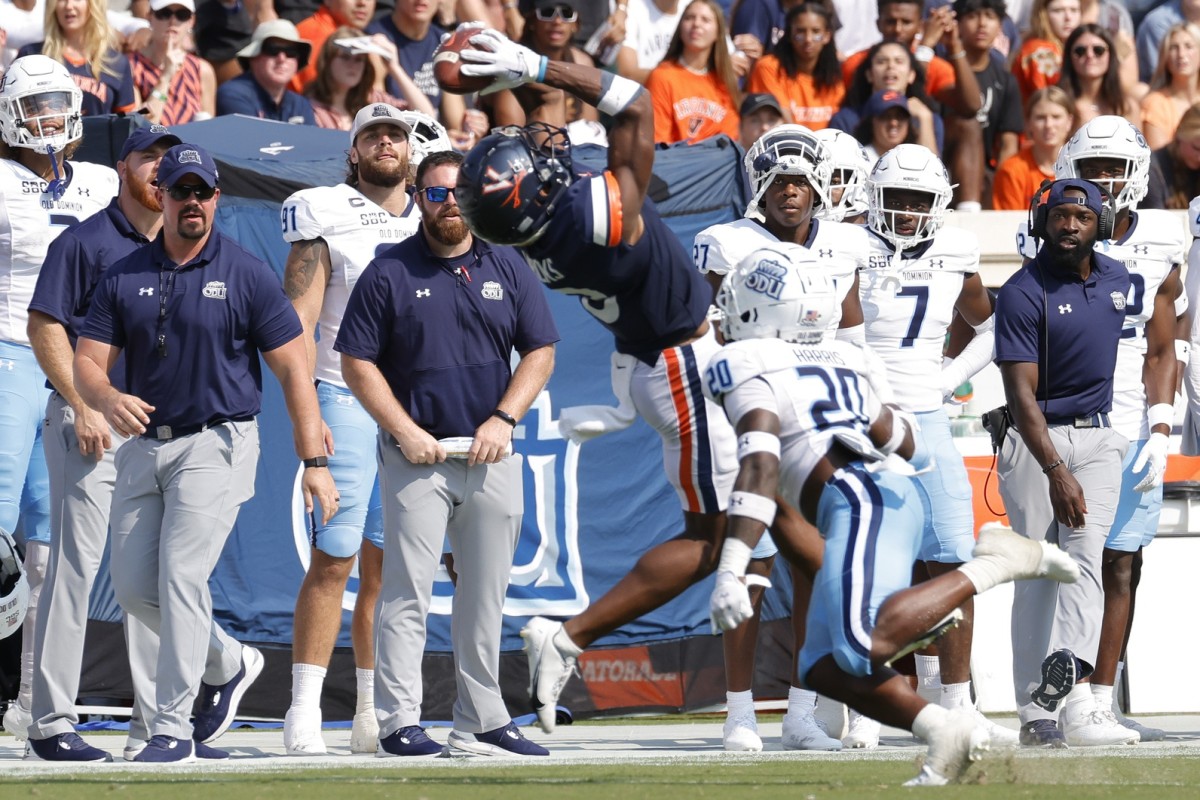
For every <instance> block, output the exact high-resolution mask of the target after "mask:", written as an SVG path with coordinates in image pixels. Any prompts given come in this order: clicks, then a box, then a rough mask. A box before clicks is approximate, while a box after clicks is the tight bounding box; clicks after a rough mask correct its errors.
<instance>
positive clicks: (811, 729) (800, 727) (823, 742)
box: [783, 711, 842, 750]
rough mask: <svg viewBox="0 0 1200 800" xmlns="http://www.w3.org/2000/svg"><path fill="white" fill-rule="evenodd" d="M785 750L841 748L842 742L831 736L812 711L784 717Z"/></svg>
mask: <svg viewBox="0 0 1200 800" xmlns="http://www.w3.org/2000/svg"><path fill="white" fill-rule="evenodd" d="M783 749H784V750H841V749H842V743H841V742H840V741H839V740H837V739H834V738H833V737H832V736H830V735H829V734H828V733H827V732H826V731H825V728H824V727H823V726H822V725H821V723H820V722H817V719H816V717H815V716H813V713H812V712H811V711H809V712H807V713H803V714H801V713H795V714H791V713H789V714H786V715H784V717H783Z"/></svg>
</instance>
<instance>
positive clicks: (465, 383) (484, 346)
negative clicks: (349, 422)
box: [334, 152, 558, 756]
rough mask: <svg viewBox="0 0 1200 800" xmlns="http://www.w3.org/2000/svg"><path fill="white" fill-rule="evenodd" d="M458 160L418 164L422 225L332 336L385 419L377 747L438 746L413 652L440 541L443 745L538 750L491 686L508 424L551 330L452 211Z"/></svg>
mask: <svg viewBox="0 0 1200 800" xmlns="http://www.w3.org/2000/svg"><path fill="white" fill-rule="evenodd" d="M462 160H463V159H462V156H460V155H459V154H457V153H454V152H444V153H433V154H431V155H428V156H426V157H425V158H424V159H423V160H422V161H421V166H420V167H419V168H418V170H417V177H416V198H417V207H418V208H419V209H420V212H421V226H420V228H418V230H417V233H416V234H415V235H414V236H412V237H411V238H409V239H407V240H405V241H404V242H401V243H400V244H398V245H395V246H394V247H392V248H391V249H389V250H388V251H387V252H386V253H384V255H383V256H382V257H380V258H378V259H376V260H375V261H373V262H372V263H371V265H370V266H369V267H367V270H366V272H364V273H363V275H362V277H361V278H359V280H358V283H357V284H356V285H355V287H354V292H353V293H352V294H351V296H350V302H349V303H348V304H347V306H346V313H345V315H344V316H343V317H342V323H341V328H340V329H339V330H338V334H337V342H336V343H335V344H334V349H335V350H337V351H338V352H339V353H341V354H342V375H343V377H344V378H345V380H346V384H347V385H348V386H349V387H350V390H351V391H352V392H353V393H354V396H355V397H357V398H358V400H359V402H361V403H362V405H363V407H364V408H365V409H366V410H367V411H368V412H369V413H370V415H371V416H372V417H373V418H374V419H375V421H376V422H377V423H378V424H379V441H378V453H379V462H380V465H379V488H380V495H381V497H382V500H383V527H384V559H383V584H382V589H381V590H380V599H379V614H378V625H377V631H376V650H377V654H376V667H375V669H376V675H377V677H378V681H377V682H376V684H375V708H376V710H377V716H378V719H379V734H380V738H379V750H378V753H377V755H380V756H434V755H438V754H439V753H441V752H442V746H441V745H440V744H438V743H437V742H434V741H433V740H432V739H430V738H429V736H428V735H427V734H426V733H425V731H424V730H423V729H422V728H421V726H420V720H421V699H422V686H421V657H422V654H423V652H424V649H425V647H424V645H425V630H426V628H425V620H426V615H427V613H428V611H429V604H430V601H431V600H432V597H433V580H434V575H435V573H436V572H437V568H438V562H439V559H440V556H441V553H442V543H443V541H444V539H445V538H446V537H447V536H448V537H449V540H450V546H451V549H452V550H453V552H454V566H455V570H456V571H457V574H458V580H457V583H456V585H455V592H454V601H453V608H452V615H453V619H454V624H453V626H452V628H451V639H452V644H453V648H454V659H455V665H456V673H455V675H456V682H457V687H458V699H457V700H456V702H455V704H454V730H453V731H452V732H451V733H450V736H449V747H450V749H451V750H456V751H460V752H463V753H474V754H479V755H500V756H504V755H519V756H538V755H547V751H546V749H545V748H543V747H541V746H540V745H537V744H534V743H533V742H530V741H529V740H527V739H525V738H524V737H523V736H522V735H521V733H520V731H519V730H518V729H517V727H516V725H514V724H513V722H512V718H511V716H510V715H509V713H508V710H507V709H506V707H505V704H504V698H503V697H501V695H500V680H499V677H500V638H501V630H502V628H503V619H504V618H503V609H504V598H505V594H506V591H507V588H508V579H509V573H510V571H511V569H512V557H513V553H514V552H515V550H516V546H517V537H518V535H519V533H520V528H521V515H522V512H523V509H522V498H523V496H524V494H523V491H522V486H521V484H522V459H521V456H519V455H514V454H513V453H512V436H513V429H514V428H515V427H516V425H517V421H518V420H519V419H520V418H521V417H522V416H523V415H524V414H525V412H526V411H528V409H529V406H530V404H531V403H532V402H533V400H534V398H536V397H537V395H538V393H539V392H541V390H542V388H543V387H544V386H545V385H546V381H547V380H548V379H549V377H550V372H551V370H552V369H553V367H554V343H555V342H557V341H558V331H557V329H556V328H555V325H554V319H553V317H552V316H551V314H550V308H549V304H548V303H547V302H546V298H545V296H544V295H543V294H542V290H541V287H540V286H539V285H538V282H537V278H536V277H535V276H534V274H533V273H532V272H531V271H530V269H529V267H528V266H527V265H526V263H525V261H524V260H523V259H522V258H521V256H520V255H519V254H518V253H517V251H516V250H514V249H513V248H511V247H502V246H494V245H490V244H488V243H487V242H485V241H483V240H482V239H478V238H475V237H474V236H473V235H472V234H471V232H470V231H469V230H468V228H467V226H466V223H465V222H464V221H463V219H462V217H461V216H460V214H459V208H458V202H457V199H456V197H455V188H454V187H455V184H456V181H457V180H458V172H459V167H460V165H461V164H462ZM513 350H516V351H517V353H518V354H519V355H520V362H519V363H518V364H517V367H516V370H515V371H514V370H513V368H512V366H511V354H512V351H513Z"/></svg>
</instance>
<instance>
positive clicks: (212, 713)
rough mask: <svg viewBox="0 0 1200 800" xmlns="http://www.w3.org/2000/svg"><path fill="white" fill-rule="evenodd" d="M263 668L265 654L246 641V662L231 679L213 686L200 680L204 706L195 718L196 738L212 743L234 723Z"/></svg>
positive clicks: (203, 742)
mask: <svg viewBox="0 0 1200 800" xmlns="http://www.w3.org/2000/svg"><path fill="white" fill-rule="evenodd" d="M262 668H263V655H262V653H261V652H259V651H258V650H256V649H254V648H253V647H250V646H248V645H242V666H241V668H240V669H239V670H238V673H237V675H234V676H233V678H232V679H230V681H229V682H228V683H225V684H222V685H220V686H213V685H212V684H208V683H201V684H200V710H199V711H198V712H196V717H195V718H194V719H193V720H192V738H193V739H195V740H196V741H197V742H200V743H201V744H208V743H209V742H211V741H213V740H214V739H216V738H217V737H219V736H220V735H221V734H223V733H225V731H227V730H229V726H230V725H232V724H233V720H234V718H235V717H236V716H237V710H238V704H239V703H240V702H241V701H242V695H244V694H245V693H246V690H247V689H249V688H250V684H252V683H254V681H255V679H256V678H258V675H259V673H260V672H262Z"/></svg>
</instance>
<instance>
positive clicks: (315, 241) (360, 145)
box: [283, 103, 419, 756]
mask: <svg viewBox="0 0 1200 800" xmlns="http://www.w3.org/2000/svg"><path fill="white" fill-rule="evenodd" d="M410 133H412V129H411V127H410V125H409V122H408V121H407V120H406V119H405V117H404V114H403V113H402V112H401V111H399V110H397V109H396V108H393V107H392V106H390V105H387V104H385V103H372V104H371V105H368V106H364V107H363V108H362V109H361V110H360V111H359V112H358V114H357V115H355V118H354V128H353V130H352V132H351V137H350V151H349V153H348V154H347V157H346V158H347V175H346V182H345V183H343V184H340V185H338V186H328V187H326V186H319V187H315V188H312V189H303V190H301V191H299V192H296V193H295V194H294V195H292V196H291V197H289V198H288V199H287V201H286V202H285V203H284V204H283V238H284V239H285V240H287V241H288V242H290V243H291V245H292V249H291V252H290V254H289V255H288V260H287V266H286V267H285V269H284V281H283V283H284V290H285V291H286V292H287V295H288V299H290V300H291V301H292V305H293V306H294V307H295V309H296V312H297V313H298V314H299V315H300V322H301V323H302V324H303V325H304V346H305V348H306V349H307V351H308V364H309V369H310V370H312V373H313V376H314V377H315V378H316V381H317V398H318V399H319V400H320V403H321V417H322V419H323V420H324V421H325V425H326V426H327V428H328V430H329V434H330V435H331V436H332V438H333V443H334V447H333V448H331V449H330V451H329V470H330V472H331V473H332V475H333V480H334V482H335V483H336V484H337V487H338V490H339V491H340V492H341V497H342V504H341V507H340V509H339V511H338V513H337V515H336V516H334V517H333V518H332V519H330V520H329V523H328V524H327V525H322V526H319V527H318V528H317V530H315V531H313V537H312V556H311V559H312V560H311V562H310V564H309V568H308V573H307V574H306V575H305V576H304V582H303V583H302V584H301V585H300V593H299V595H298V596H297V598H296V614H295V617H294V620H293V631H294V633H293V638H292V705H291V707H290V708H288V711H287V715H286V716H285V717H284V721H283V742H284V746H285V747H286V749H287V752H288V755H297V756H299V755H322V754H324V753H325V742H324V741H323V740H322V738H321V687H322V684H323V683H324V681H325V671H326V669H327V668H328V666H329V658H330V656H331V655H332V654H333V647H334V644H335V643H336V642H337V637H338V632H339V631H340V630H341V627H342V596H343V592H344V591H345V589H346V581H347V580H348V579H349V577H350V572H351V569H352V568H353V566H354V559H355V556H358V558H359V565H358V581H359V583H358V595H357V598H356V599H355V602H354V616H353V618H352V622H351V638H352V640H353V643H354V662H355V676H356V684H357V690H358V691H357V695H358V699H357V703H356V708H355V714H354V726H353V729H352V731H351V735H350V752H352V753H374V752H375V745H376V740H377V739H378V736H379V726H378V723H377V722H376V721H375V705H374V704H375V700H374V688H373V687H374V680H375V652H374V632H375V601H376V600H377V599H378V597H379V576H380V574H381V571H382V567H383V520H382V517H381V516H380V504H379V483H378V481H377V479H376V464H375V437H376V433H377V430H378V429H377V427H376V425H375V420H373V419H371V415H370V414H368V413H367V412H366V411H365V410H364V409H363V407H362V406H361V405H360V404H359V402H358V401H357V400H356V399H355V398H354V395H353V394H351V392H350V390H349V389H348V388H346V382H345V380H343V378H342V364H341V358H340V357H339V356H338V354H337V353H335V352H334V351H333V342H334V340H335V339H336V338H337V332H338V325H339V324H340V323H341V320H342V314H343V313H345V310H346V302H347V301H348V300H349V299H350V292H351V290H352V289H353V288H354V284H355V282H356V281H357V280H358V278H359V276H361V275H362V273H363V270H365V269H366V268H367V265H368V264H369V263H370V262H371V259H373V258H374V257H375V256H376V254H378V253H381V252H382V251H383V250H384V249H386V248H388V247H390V246H391V245H393V244H395V243H397V242H400V241H403V240H404V239H407V238H408V237H409V236H411V235H412V234H413V233H414V232H415V231H416V229H417V223H418V221H419V218H418V216H417V212H416V208H415V205H414V204H413V202H412V200H411V199H410V198H409V196H408V193H407V192H406V189H407V186H408V182H407V178H408V174H409V163H410V157H411V156H412V151H411V149H410V142H409V138H408V137H409V134H410ZM318 325H319V326H320V329H321V337H320V340H319V341H318V340H317V339H316V338H315V333H316V330H317V326H318Z"/></svg>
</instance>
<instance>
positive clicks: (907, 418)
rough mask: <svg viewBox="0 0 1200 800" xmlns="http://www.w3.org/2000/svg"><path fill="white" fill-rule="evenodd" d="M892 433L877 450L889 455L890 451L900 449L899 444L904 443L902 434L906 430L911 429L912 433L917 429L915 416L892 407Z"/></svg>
mask: <svg viewBox="0 0 1200 800" xmlns="http://www.w3.org/2000/svg"><path fill="white" fill-rule="evenodd" d="M891 412H892V435H891V436H889V437H888V440H887V441H886V442H884V443H883V444H882V445H881V446H880V448H879V452H881V453H883V454H884V455H885V456H890V455H891V454H892V453H894V452H896V451H897V450H899V449H900V445H902V444H903V443H904V434H905V433H907V432H908V431H913V432H914V435H916V434H915V432H916V430H917V418H916V417H914V416H913V415H912V414H909V413H908V412H907V411H901V410H900V409H898V408H892V409H891Z"/></svg>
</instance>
